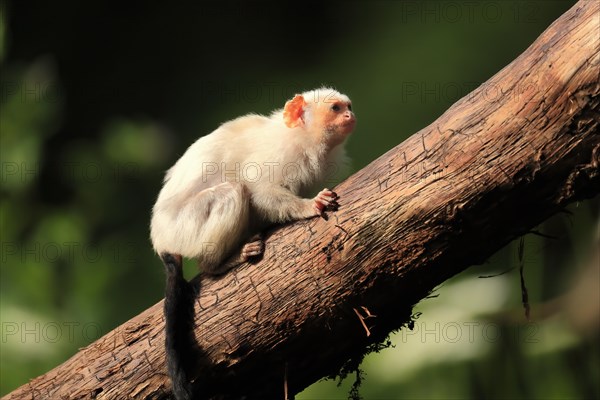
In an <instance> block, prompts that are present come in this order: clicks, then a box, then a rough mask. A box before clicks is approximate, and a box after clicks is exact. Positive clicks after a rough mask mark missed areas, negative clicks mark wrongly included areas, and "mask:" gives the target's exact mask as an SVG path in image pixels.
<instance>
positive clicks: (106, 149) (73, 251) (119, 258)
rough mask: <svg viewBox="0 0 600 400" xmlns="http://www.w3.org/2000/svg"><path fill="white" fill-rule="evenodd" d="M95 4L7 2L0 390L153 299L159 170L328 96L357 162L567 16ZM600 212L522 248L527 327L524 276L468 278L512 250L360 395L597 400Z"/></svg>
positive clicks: (383, 360) (430, 315)
mask: <svg viewBox="0 0 600 400" xmlns="http://www.w3.org/2000/svg"><path fill="white" fill-rule="evenodd" d="M89 3H90V4H87V3H86V4H85V5H81V4H80V3H78V2H75V1H66V2H61V3H54V2H41V1H33V2H16V1H13V2H12V3H2V4H1V8H0V62H1V63H2V78H1V79H2V92H1V96H2V97H1V115H0V129H1V142H0V157H1V165H2V175H1V184H2V186H1V195H2V197H1V199H0V218H1V220H0V223H1V231H0V233H1V244H2V254H1V257H2V260H1V281H0V289H1V294H0V301H1V305H0V313H1V322H2V341H1V343H0V344H1V353H0V394H5V393H7V392H9V391H11V390H12V389H14V388H16V387H17V386H19V385H21V384H23V383H26V382H27V381H28V380H29V379H31V378H33V377H35V376H37V375H40V374H42V373H44V372H46V371H48V370H49V369H51V368H52V367H54V366H56V365H58V364H59V363H61V362H62V361H64V360H66V359H67V358H68V357H69V356H71V355H72V354H74V353H75V352H77V349H78V348H79V347H81V346H85V345H87V344H89V343H91V342H92V341H94V340H95V339H97V338H98V337H100V336H101V335H103V334H104V333H107V332H108V331H110V330H111V329H112V328H114V327H116V326H118V325H119V324H121V323H123V322H125V321H126V320H127V319H128V318H130V317H132V316H134V315H136V314H138V313H139V312H141V311H142V310H144V309H145V308H147V307H148V306H150V305H152V304H154V303H155V302H157V301H159V300H160V299H161V297H162V291H163V274H162V267H161V265H160V263H159V261H158V260H157V258H156V257H155V256H154V254H153V253H152V250H151V247H150V243H149V241H148V239H147V238H148V221H149V216H150V209H151V207H152V204H153V201H154V199H155V196H156V195H157V193H158V190H159V189H160V186H161V180H162V176H163V172H164V170H166V169H167V168H168V167H169V166H170V165H171V164H172V163H173V162H174V161H175V160H176V159H177V158H178V156H179V155H181V154H182V153H183V151H184V150H185V148H186V147H187V146H188V145H189V144H190V143H191V142H192V141H193V140H194V139H195V138H197V137H198V136H200V135H203V134H206V133H208V132H210V131H211V130H212V129H214V128H215V127H216V126H217V125H218V124H219V123H220V122H222V121H224V120H227V119H230V118H233V117H236V116H238V115H240V114H244V113H247V112H260V113H268V112H269V111H270V110H272V109H274V108H278V107H281V106H282V104H283V102H284V101H285V100H286V99H287V98H289V97H290V96H291V95H292V94H293V93H294V92H296V91H300V90H304V89H309V88H312V87H315V86H318V85H320V84H328V85H333V86H335V87H337V88H339V89H340V90H341V91H343V92H345V93H347V94H349V95H350V96H351V97H352V99H353V103H354V107H355V110H356V112H357V115H358V118H359V124H358V127H357V131H356V133H355V134H354V136H353V137H352V138H351V141H350V143H349V146H348V147H349V153H350V154H351V156H352V158H353V160H354V169H359V168H361V167H363V166H364V165H366V164H367V163H368V162H370V161H371V160H373V159H375V158H376V157H378V156H379V155H381V154H382V153H384V152H385V151H387V150H389V149H390V148H392V147H393V146H394V145H396V144H398V143H400V142H401V141H402V140H403V139H404V138H406V137H408V136H409V135H410V134H412V133H414V132H416V131H417V130H419V129H421V128H423V127H424V126H426V125H427V124H428V123H430V122H431V121H433V120H434V119H435V118H436V117H437V116H439V115H440V114H441V113H442V112H444V111H445V110H446V109H447V108H448V107H449V106H450V105H451V104H452V103H453V102H455V101H456V100H458V99H459V98H461V97H462V96H464V95H466V94H468V93H469V92H470V91H471V90H472V89H474V88H475V87H477V86H478V85H479V84H481V83H482V82H484V81H485V80H486V79H488V78H489V77H490V76H492V75H493V74H494V73H495V72H497V71H498V70H500V69H501V68H502V67H504V66H505V65H506V64H508V63H509V62H510V61H512V60H513V59H514V58H515V57H516V56H518V55H519V54H520V53H521V52H522V51H523V50H524V49H525V48H527V46H529V45H530V44H531V43H532V42H533V41H534V40H535V38H536V37H537V36H538V35H539V34H540V33H541V32H542V31H543V30H544V29H545V28H546V27H547V26H549V25H550V23H551V22H552V21H553V20H554V19H556V18H557V17H558V16H560V15H561V14H562V13H563V12H564V11H566V10H567V9H568V8H569V7H570V6H571V5H572V4H573V2H572V1H527V2H517V1H515V2H509V1H506V2H492V1H485V2H471V1H464V2H463V1H458V2H457V1H440V2H437V1H428V2H418V1H376V2H360V1H355V2H345V3H315V4H306V5H303V6H302V7H297V6H296V5H294V4H281V5H279V6H274V5H271V4H269V3H232V2H230V3H218V2H208V3H200V4H196V5H193V6H192V5H190V6H189V8H185V7H176V6H168V5H165V4H164V3H158V2H157V3H151V2H146V3H143V5H139V4H137V5H136V4H122V3H119V5H118V9H119V13H115V9H114V7H115V6H114V5H111V4H110V2H100V1H92V2H89ZM91 10H93V11H91ZM597 209H598V199H595V200H592V201H588V202H585V203H581V204H578V205H574V206H572V207H570V211H571V213H572V215H571V216H569V215H560V216H557V217H554V218H553V219H551V220H550V221H548V222H546V223H545V224H543V226H541V227H540V228H539V230H540V231H542V232H544V233H547V234H551V235H553V236H556V237H557V238H558V239H547V238H541V237H538V236H533V235H528V236H527V237H526V247H525V249H526V253H525V254H526V269H525V274H526V279H527V285H528V289H529V295H530V302H531V303H532V308H533V310H534V313H533V314H534V316H537V318H536V319H534V321H533V322H532V323H530V324H527V323H526V321H525V319H524V316H523V311H522V309H521V306H520V290H521V289H520V286H519V276H518V272H517V270H518V268H517V269H514V270H512V271H509V272H507V273H506V274H503V275H500V276H497V277H493V278H488V279H477V276H478V275H492V274H495V273H500V272H503V271H506V270H508V269H510V268H512V267H516V266H517V265H518V260H517V259H516V254H517V250H516V246H517V245H516V244H515V243H513V244H511V245H509V246H507V247H506V248H505V249H503V250H502V251H500V252H499V253H498V254H496V255H495V256H494V257H493V258H492V259H491V260H490V261H489V263H487V264H486V265H484V266H479V267H474V268H472V269H471V270H469V271H467V272H466V273H464V274H462V275H460V276H458V277H455V278H453V279H452V280H450V281H448V282H447V283H446V284H444V285H442V287H440V288H439V289H438V290H437V294H438V295H439V297H437V298H432V299H428V300H425V301H423V302H422V304H420V305H419V306H418V309H417V310H415V311H420V312H422V313H423V314H422V316H421V317H420V318H419V319H418V320H417V322H416V325H415V330H413V331H412V332H411V331H407V332H404V331H403V332H400V333H398V334H396V335H395V336H394V337H393V341H394V343H395V344H396V346H395V348H392V349H387V350H385V351H383V352H382V353H381V354H377V355H372V356H370V357H368V358H367V359H366V360H365V362H364V369H365V371H366V373H367V375H366V380H365V383H364V384H363V387H362V389H361V393H362V394H363V395H364V396H365V398H368V399H371V398H381V399H383V398H385V399H396V398H468V397H470V398H520V397H523V398H550V397H552V398H573V397H577V398H590V397H595V398H598V395H599V394H598V380H599V379H598V377H599V376H600V371H599V362H598V361H599V356H598V340H597V339H598V326H597V324H598V320H597V318H596V319H595V320H594V318H589V317H587V319H586V317H580V316H579V314H578V313H577V312H579V311H581V310H583V311H585V309H586V307H587V306H588V305H590V304H591V305H592V306H593V305H595V304H598V303H599V302H600V299H599V298H598V296H599V294H598V287H597V286H593V285H592V286H591V288H590V287H588V286H585V287H586V289H585V291H584V294H585V295H584V296H583V297H579V298H580V299H581V298H582V299H583V300H582V303H583V304H581V303H578V302H577V301H575V300H572V301H571V302H568V301H566V300H565V301H563V302H561V299H567V300H568V299H575V298H576V296H575V295H574V294H573V293H574V292H576V291H577V290H576V289H577V288H579V287H580V286H578V282H579V281H578V277H579V276H584V277H585V276H586V275H585V274H591V277H592V278H591V279H584V278H582V280H583V281H584V282H585V281H587V282H591V281H594V280H595V279H594V278H597V277H598V271H597V269H596V270H594V268H595V265H594V262H593V260H594V259H593V258H592V257H593V256H592V255H590V247H592V243H596V244H595V246H597V242H594V240H597V238H598V233H597V229H598V225H597V221H598V213H597ZM595 230H596V233H594V231H595ZM465 251H468V249H465ZM596 257H597V255H596ZM596 260H597V258H596ZM590 264H591V265H592V267H590V266H589V265H590ZM589 270H591V271H592V272H588V271H589ZM594 271H595V272H594ZM187 272H188V274H189V275H190V276H191V275H192V274H194V271H193V270H192V269H190V270H189V271H187ZM574 288H575V289H574ZM573 304H575V306H574V305H573ZM569 307H570V308H569ZM574 310H576V311H577V312H575V311H574ZM593 310H594V309H593V307H592V313H593ZM596 310H597V309H596ZM570 311H572V312H570ZM583 314H584V315H585V312H584V313H583ZM590 321H591V322H590ZM590 324H591V325H590ZM457 335H458V336H457ZM350 384H351V380H350V379H348V380H347V381H346V382H344V383H343V386H344V388H338V387H336V384H335V383H334V382H323V383H318V384H315V385H313V386H312V387H311V388H309V389H307V390H306V391H305V392H304V393H302V394H301V395H300V396H298V398H299V399H334V398H345V397H346V396H347V391H348V387H349V385H350Z"/></svg>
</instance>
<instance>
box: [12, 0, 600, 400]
mask: <svg viewBox="0 0 600 400" xmlns="http://www.w3.org/2000/svg"><path fill="white" fill-rule="evenodd" d="M599 29H600V3H598V2H596V1H584V0H582V1H580V2H579V3H577V4H576V5H575V6H574V7H573V8H571V10H569V11H568V12H567V13H565V14H564V15H563V16H562V17H561V18H559V19H558V20H557V21H556V22H554V23H553V24H552V25H551V26H550V27H549V28H548V29H547V30H546V31H545V32H544V33H543V34H542V35H541V36H540V38H538V40H537V41H536V42H535V43H533V45H532V46H531V47H530V48H529V49H527V50H526V51H525V52H524V53H523V54H522V55H521V56H519V57H518V58H517V59H516V60H515V61H513V62H512V63H511V64H510V65H508V66H507V67H505V68H504V69H503V70H502V71H500V72H499V73H497V74H496V75H495V76H493V77H492V78H491V79H490V80H488V81H487V82H485V83H484V84H483V85H481V86H480V87H479V88H477V89H476V90H475V91H473V92H472V93H470V94H469V95H468V96H466V97H465V98H463V99H461V100H460V101H458V102H457V103H456V104H454V105H453V106H452V107H451V108H450V109H449V110H448V111H447V112H446V113H444V114H443V115H442V116H441V117H440V118H438V119H437V120H436V121H435V122H434V123H432V124H431V125H429V126H428V127H426V128H424V129H422V130H421V131H419V132H417V133H416V134H415V135H413V136H412V137H411V138H409V139H408V140H406V141H405V142H404V143H402V144H400V145H399V146H397V147H395V148H394V149H392V150H390V151H389V152H387V153H386V154H384V155H383V156H381V157H380V158H378V159H377V160H375V161H374V162H373V163H371V164H370V165H368V166H367V167H365V168H364V169H363V170H361V171H359V172H357V173H356V174H355V175H353V176H352V177H351V178H349V179H348V180H346V181H345V182H343V183H342V184H341V185H339V186H338V187H337V188H336V192H337V193H338V194H339V195H340V197H341V202H342V206H341V209H340V210H339V211H338V212H336V213H333V214H330V218H329V220H328V221H325V220H322V219H321V220H316V219H315V220H310V221H303V222H298V223H295V224H292V225H288V226H285V227H280V228H278V229H276V230H274V231H273V232H271V234H270V235H269V236H268V237H267V242H266V252H265V256H264V259H263V260H262V261H261V262H258V263H256V264H252V265H250V264H247V265H244V266H242V267H240V268H238V269H236V270H234V271H232V272H230V273H228V274H227V275H225V276H223V277H222V278H219V279H216V280H210V279H203V280H202V282H201V283H202V294H201V296H200V298H199V299H198V300H197V304H196V312H197V313H196V324H197V325H196V336H197V340H198V342H199V345H200V347H201V348H202V349H203V351H204V352H205V354H204V356H205V359H199V362H198V370H197V371H196V373H195V376H196V377H197V382H199V385H200V386H201V387H202V388H203V393H204V394H206V396H207V397H208V396H211V395H215V394H219V395H220V397H219V398H240V397H242V396H246V398H249V399H268V398H283V395H284V376H286V377H287V379H286V381H285V388H286V391H288V392H289V393H290V394H293V393H297V392H299V391H300V390H302V389H303V388H305V387H306V386H308V385H309V384H311V383H313V382H315V381H316V380H318V379H320V378H322V377H324V376H329V375H332V374H336V373H337V372H338V371H339V369H340V367H341V366H342V365H343V364H344V362H346V361H347V360H349V359H360V356H361V355H362V354H363V353H364V351H365V349H366V348H367V346H369V345H371V344H374V343H379V342H381V341H382V340H383V339H384V338H385V337H386V336H387V335H388V334H389V333H390V332H391V331H392V330H394V329H398V328H400V327H401V326H402V325H403V324H406V323H408V322H409V321H410V313H411V309H412V306H413V305H414V304H416V303H417V302H418V301H419V300H420V299H422V298H423V297H425V296H427V295H428V293H430V291H431V290H432V289H434V288H435V287H436V285H439V284H440V283H441V282H443V281H444V280H446V279H448V278H449V277H451V276H453V275H455V274H457V273H458V272H460V271H462V270H464V269H465V268H467V267H468V266H469V265H473V264H478V263H481V262H483V261H484V260H485V259H487V258H488V257H489V256H490V255H491V254H493V253H494V252H495V251H497V250H498V249H500V248H501V247H502V246H504V245H505V244H506V243H508V242H509V241H511V240H513V239H514V238H516V237H518V236H520V235H522V234H524V233H526V232H527V231H528V230H530V229H531V228H532V227H535V226H536V225H538V224H539V223H540V222H542V221H544V219H546V218H548V217H549V216H551V215H552V214H554V213H556V212H558V211H560V210H561V209H562V208H563V207H564V206H565V205H567V204H569V203H571V202H573V201H576V200H579V199H585V198H590V197H592V196H595V195H597V194H598V192H600V171H599V163H600V133H599V125H600V117H599V115H600V110H599V109H600V106H599V103H600V97H599V92H600V83H599V78H598V71H599V69H600V51H599V48H600V39H599V35H598V31H599ZM357 313H359V315H360V318H357ZM365 329H366V331H367V332H369V333H370V335H367V334H366V331H365ZM163 343H164V336H163V317H162V302H161V303H159V304H156V305H155V306H153V307H151V308H150V309H148V310H146V311H144V312H143V313H141V314H140V315H138V316H137V317H135V318H133V319H132V320H130V321H128V322H126V323H124V324H123V325H122V326H120V327H119V328H117V329H115V330H114V331H112V332H110V333H108V334H107V335H105V336H104V337H102V338H100V339H99V340H97V341H96V342H94V343H92V344H91V345H89V346H88V347H86V348H84V349H82V350H81V351H80V352H79V353H77V354H76V355H75V356H73V357H72V358H71V359H70V360H68V361H66V362H65V363H64V364H62V365H60V366H58V367H56V368H55V369H53V370H52V371H50V372H48V373H47V374H45V375H43V376H40V377H38V378H36V379H34V380H33V381H31V382H30V383H29V384H26V385H24V386H22V387H21V388H19V389H17V390H15V391H14V392H13V393H11V394H9V395H8V396H7V398H9V399H25V398H28V399H29V398H63V396H65V397H68V398H71V399H80V398H86V399H89V398H99V399H100V398H106V399H108V398H111V399H112V398H128V397H135V398H152V399H157V398H166V397H167V395H168V391H169V383H168V379H167V377H166V375H165V364H164V346H163ZM207 362H208V363H209V364H210V367H208V366H206V365H207V364H206V363H207Z"/></svg>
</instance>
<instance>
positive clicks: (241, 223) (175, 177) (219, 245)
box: [151, 87, 355, 273]
mask: <svg viewBox="0 0 600 400" xmlns="http://www.w3.org/2000/svg"><path fill="white" fill-rule="evenodd" d="M302 97H303V98H304V101H305V103H306V105H305V107H304V108H303V113H302V116H301V121H299V124H298V126H297V127H294V128H288V127H287V126H286V125H285V124H284V122H283V109H281V110H276V111H274V112H273V113H272V114H271V115H270V116H268V117H267V116H262V115H256V114H249V115H246V116H243V117H239V118H236V119H234V120H231V121H229V122H226V123H224V124H222V125H221V126H220V127H219V128H217V129H216V130H215V131H214V132H212V133H210V134H209V135H206V136H204V137H201V138H200V139H198V140H197V141H196V142H195V143H194V144H192V145H191V146H190V147H189V148H188V149H187V151H186V152H185V153H184V154H183V156H182V157H181V158H180V159H179V160H178V161H177V162H176V163H175V165H174V166H173V167H172V168H171V169H169V171H168V172H167V174H166V176H165V180H164V186H163V188H162V190H161V192H160V194H159V196H158V200H157V201H156V204H155V205H154V209H153V215H152V222H151V239H152V243H153V246H154V249H155V251H156V252H157V253H158V254H161V253H164V252H167V253H171V254H179V255H182V256H184V257H186V258H195V259H198V261H199V264H200V266H201V267H202V269H203V271H205V272H209V273H211V272H221V271H219V270H218V267H219V265H220V264H221V263H222V262H223V260H224V259H225V258H227V257H228V256H230V255H231V254H232V253H234V251H235V250H236V249H239V248H240V246H241V245H242V244H243V242H244V241H245V240H247V238H248V237H249V236H250V235H251V234H253V233H256V232H258V231H259V230H261V229H263V228H264V227H265V226H267V225H270V224H273V223H280V222H284V221H291V220H297V219H303V218H309V217H312V216H315V215H316V213H315V210H314V207H313V203H314V201H313V200H312V199H306V198H302V197H300V196H307V195H314V193H311V191H313V190H314V189H315V188H316V185H317V183H319V182H320V181H322V180H323V179H324V178H326V176H325V174H326V173H328V172H329V171H331V170H333V169H335V168H338V167H341V166H342V164H345V153H344V146H343V143H344V141H345V140H346V138H347V136H348V134H349V133H350V132H351V131H352V129H353V128H354V121H355V119H354V114H353V113H352V112H351V111H348V110H347V105H348V104H350V99H349V98H348V97H347V96H345V95H343V94H341V93H339V92H337V91H335V90H333V89H330V88H325V87H323V88H320V89H316V90H312V91H308V92H305V93H303V94H302ZM336 102H337V103H340V104H341V105H342V108H344V107H345V108H346V109H344V110H342V111H341V112H334V111H332V110H331V106H332V104H334V103H336Z"/></svg>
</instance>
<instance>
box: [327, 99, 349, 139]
mask: <svg viewBox="0 0 600 400" xmlns="http://www.w3.org/2000/svg"><path fill="white" fill-rule="evenodd" d="M325 106H326V107H328V110H326V111H324V121H323V125H324V126H326V127H328V128H334V130H335V131H336V133H338V134H340V135H343V136H347V135H349V134H350V133H351V132H352V130H354V126H355V125H356V117H355V116H354V113H353V112H352V103H351V102H349V101H343V100H334V101H333V102H331V103H326V104H325Z"/></svg>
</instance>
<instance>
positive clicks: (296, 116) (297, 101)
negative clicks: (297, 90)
mask: <svg viewBox="0 0 600 400" xmlns="http://www.w3.org/2000/svg"><path fill="white" fill-rule="evenodd" d="M305 106H306V101H304V97H302V95H301V94H297V95H295V96H294V98H293V99H291V100H289V101H288V102H287V103H285V107H284V108H283V122H285V126H287V127H288V128H295V127H297V126H302V125H304V120H303V119H302V117H303V116H304V107H305Z"/></svg>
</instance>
